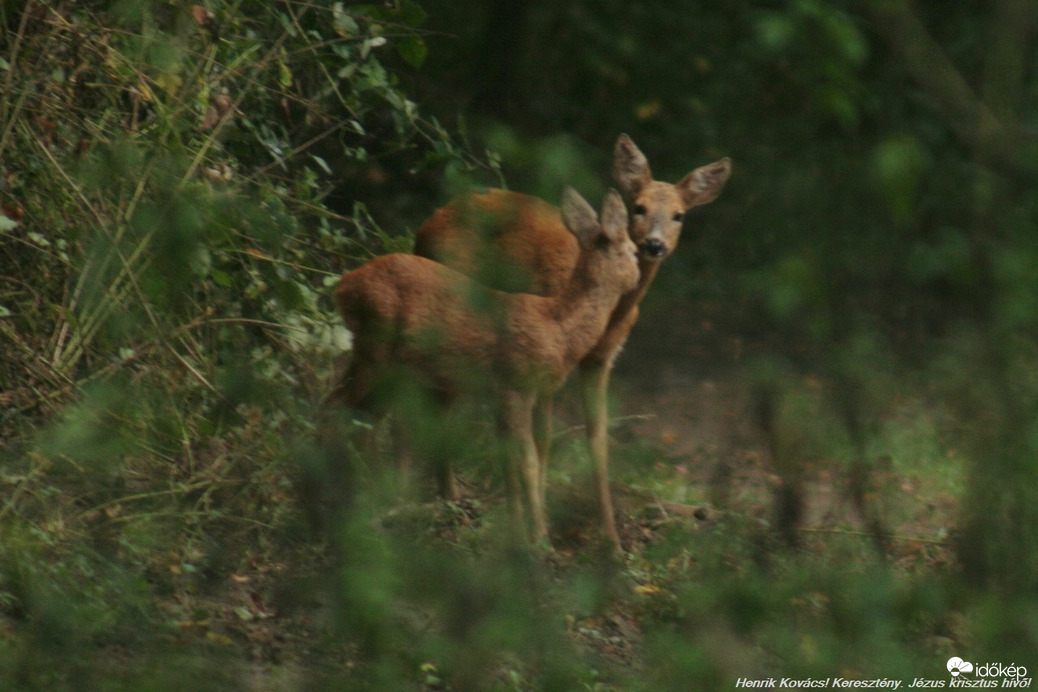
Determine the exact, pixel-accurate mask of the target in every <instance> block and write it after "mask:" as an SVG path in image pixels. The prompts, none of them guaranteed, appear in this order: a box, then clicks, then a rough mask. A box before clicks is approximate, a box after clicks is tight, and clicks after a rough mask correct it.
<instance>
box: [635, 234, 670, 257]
mask: <svg viewBox="0 0 1038 692" xmlns="http://www.w3.org/2000/svg"><path fill="white" fill-rule="evenodd" d="M638 249H639V250H641V252H642V254H643V255H645V256H646V257H652V258H653V259H655V258H658V257H663V255H665V254H667V246H666V245H664V244H663V241H662V240H660V239H659V238H649V239H648V240H646V241H644V242H643V243H642V244H641V247H639V248H638Z"/></svg>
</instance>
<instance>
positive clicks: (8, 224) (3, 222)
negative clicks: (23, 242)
mask: <svg viewBox="0 0 1038 692" xmlns="http://www.w3.org/2000/svg"><path fill="white" fill-rule="evenodd" d="M17 226H18V222H17V221H15V220H14V219H9V218H7V217H6V216H4V215H3V214H0V233H3V232H4V231H9V230H11V229H12V228H16V227H17Z"/></svg>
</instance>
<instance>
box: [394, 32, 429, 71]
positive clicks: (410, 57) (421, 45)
mask: <svg viewBox="0 0 1038 692" xmlns="http://www.w3.org/2000/svg"><path fill="white" fill-rule="evenodd" d="M396 51H397V53H399V54H400V57H401V58H403V59H404V60H405V61H406V62H407V64H408V65H410V66H411V67H414V68H419V67H421V66H422V63H423V62H425V56H426V55H427V54H428V53H429V47H428V46H426V45H425V41H424V40H422V39H421V38H419V37H417V36H408V37H407V38H404V39H401V40H399V41H397V43H396Z"/></svg>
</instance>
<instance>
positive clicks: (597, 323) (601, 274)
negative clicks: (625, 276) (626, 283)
mask: <svg viewBox="0 0 1038 692" xmlns="http://www.w3.org/2000/svg"><path fill="white" fill-rule="evenodd" d="M610 269H611V267H609V266H607V265H606V264H604V263H599V264H598V265H597V266H592V263H591V262H590V261H589V260H588V258H586V257H581V259H580V261H579V262H578V264H577V266H576V268H575V269H574V271H573V273H572V275H571V276H570V280H569V282H568V283H567V285H566V287H565V289H564V290H563V291H562V293H561V294H559V296H558V297H557V298H555V300H554V305H553V313H554V317H555V321H556V323H557V324H558V325H559V334H560V338H561V340H562V341H563V342H564V343H565V344H566V345H567V349H566V350H567V352H568V355H569V356H570V357H571V358H573V359H574V360H579V359H580V358H583V357H584V355H586V354H587V353H588V352H589V351H590V350H591V348H592V347H593V346H594V345H595V344H596V343H598V340H599V339H600V338H601V337H602V333H603V332H604V331H605V329H606V326H607V325H608V324H609V319H610V316H611V315H612V314H613V312H614V311H615V309H616V306H617V301H619V300H621V295H622V294H621V292H620V290H619V289H618V288H617V286H616V284H615V283H614V282H613V281H612V277H611V274H612V272H611V271H610Z"/></svg>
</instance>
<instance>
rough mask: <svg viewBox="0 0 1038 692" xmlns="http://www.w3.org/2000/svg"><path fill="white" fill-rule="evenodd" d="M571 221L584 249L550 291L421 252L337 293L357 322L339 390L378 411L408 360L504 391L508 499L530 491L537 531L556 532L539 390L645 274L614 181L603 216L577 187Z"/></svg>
mask: <svg viewBox="0 0 1038 692" xmlns="http://www.w3.org/2000/svg"><path fill="white" fill-rule="evenodd" d="M561 218H562V222H563V224H564V226H563V227H564V228H565V229H567V236H568V237H569V238H571V239H572V242H573V245H574V248H575V250H576V256H575V257H574V262H573V266H572V271H571V272H570V274H569V276H568V277H567V278H566V281H564V282H562V283H561V284H560V286H559V287H558V291H557V292H556V293H555V294H554V295H552V296H538V295H532V294H526V293H507V292H502V291H496V290H493V289H489V288H487V287H485V286H483V285H482V284H480V283H478V282H476V281H473V280H472V279H470V278H469V277H467V276H465V275H463V274H461V273H459V272H456V271H454V270H453V269H450V268H448V267H447V266H445V265H443V264H440V263H437V262H434V261H432V260H429V259H426V258H424V257H418V256H415V255H407V254H390V255H384V256H382V257H377V258H375V259H374V260H371V261H370V262H368V263H367V264H365V265H364V266H362V267H360V268H359V269H356V270H354V271H351V272H348V273H346V274H345V275H343V277H342V279H341V280H340V282H339V286H338V288H337V289H336V291H335V302H336V305H337V306H338V308H339V312H340V313H341V314H342V318H343V320H344V321H345V322H346V326H347V327H348V328H349V329H350V331H351V332H353V359H352V361H351V363H350V365H349V366H348V368H347V370H346V372H345V373H344V375H343V377H342V379H341V381H340V383H339V385H338V387H337V389H336V390H335V392H334V393H333V394H332V397H331V398H332V399H333V400H335V401H338V402H340V403H342V404H345V405H346V406H348V407H350V408H353V409H356V410H369V411H372V412H374V413H376V414H380V413H382V411H380V410H377V408H378V402H377V399H378V398H379V397H380V387H381V386H382V385H383V384H384V383H386V382H388V381H389V380H390V378H391V377H392V376H393V375H394V374H397V373H394V371H396V370H398V369H399V368H404V369H405V371H406V372H407V373H408V374H409V375H413V376H417V377H419V378H420V379H421V380H422V382H423V384H424V385H426V386H429V387H431V388H432V389H433V390H434V391H436V392H439V393H441V394H442V395H444V397H445V398H446V399H448V400H450V399H453V398H454V397H455V396H457V395H459V394H464V393H471V392H473V390H477V391H479V390H487V391H486V393H489V394H490V395H492V396H493V397H494V398H495V399H496V409H497V415H498V420H499V425H500V429H501V431H502V433H504V434H505V435H506V436H507V438H508V441H509V442H510V453H511V454H512V458H511V459H510V463H509V465H508V473H507V479H508V483H509V501H510V504H511V507H512V511H513V514H514V515H515V516H516V518H517V519H519V518H520V517H521V515H522V514H523V513H524V512H523V500H524V497H525V504H526V509H527V511H528V512H529V517H530V521H531V529H532V534H533V537H534V539H535V540H537V541H545V542H546V541H547V538H548V522H547V513H546V511H545V507H544V502H543V498H544V495H543V487H544V484H543V481H542V480H541V475H542V472H543V469H542V467H541V465H540V460H539V455H538V451H537V448H536V442H535V439H534V431H533V409H534V404H535V402H536V401H537V400H538V399H541V398H548V397H550V396H551V395H552V394H553V393H554V392H555V391H556V390H558V389H559V387H561V386H562V384H563V383H564V382H565V381H566V378H567V377H568V376H569V373H570V372H572V370H573V369H574V368H575V367H576V365H577V363H579V362H580V361H581V360H582V359H583V358H584V357H585V356H586V355H587V354H588V352H589V351H590V350H591V349H592V348H593V347H594V346H595V345H596V344H597V343H599V341H600V340H601V338H602V334H603V333H604V332H605V330H606V326H607V325H608V323H609V319H610V316H611V315H612V314H613V311H614V310H615V308H616V305H617V303H618V302H619V300H620V297H621V296H623V295H625V294H627V293H628V292H630V291H631V290H633V289H634V287H635V286H636V285H637V283H638V277H639V269H638V259H637V248H636V247H635V245H634V243H633V242H632V241H631V239H630V238H629V237H628V235H627V232H626V230H627V224H628V222H627V210H626V208H625V207H624V203H623V200H622V199H621V198H620V195H619V194H618V193H617V192H615V191H613V190H610V191H609V193H608V194H607V195H606V197H605V201H604V203H603V207H602V213H601V219H600V221H596V219H595V212H594V210H593V209H592V208H591V207H590V205H588V203H587V202H585V201H584V199H583V198H582V197H581V196H580V195H579V194H577V193H576V192H575V191H573V190H571V189H567V190H566V191H565V192H564V194H563V198H562V217H561Z"/></svg>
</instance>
